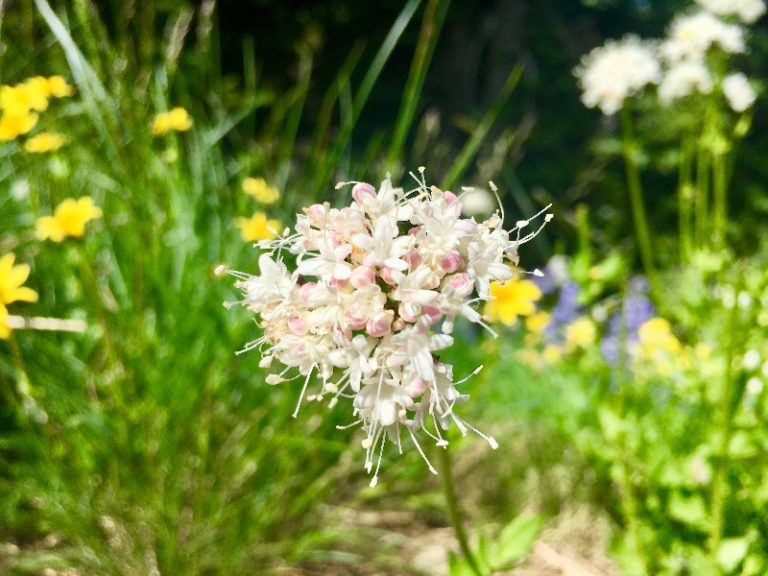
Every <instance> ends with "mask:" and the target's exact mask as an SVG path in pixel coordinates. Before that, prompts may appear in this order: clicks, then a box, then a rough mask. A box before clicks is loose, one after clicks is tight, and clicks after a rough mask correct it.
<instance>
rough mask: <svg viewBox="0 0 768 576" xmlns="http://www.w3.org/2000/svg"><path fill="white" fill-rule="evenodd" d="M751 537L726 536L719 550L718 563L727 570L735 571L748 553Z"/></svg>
mask: <svg viewBox="0 0 768 576" xmlns="http://www.w3.org/2000/svg"><path fill="white" fill-rule="evenodd" d="M748 548H749V538H747V537H746V536H742V537H741V538H725V539H723V541H722V542H721V543H720V548H718V550H717V563H718V564H720V567H721V568H722V569H723V570H724V571H725V572H733V571H734V570H735V569H736V567H737V566H738V565H739V564H741V562H742V561H743V560H744V557H745V556H746V555H747V549H748Z"/></svg>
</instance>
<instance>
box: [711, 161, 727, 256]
mask: <svg viewBox="0 0 768 576" xmlns="http://www.w3.org/2000/svg"><path fill="white" fill-rule="evenodd" d="M725 176H726V174H725V157H724V156H723V154H715V155H714V156H713V157H712V193H713V198H712V202H713V206H712V229H713V230H712V232H713V244H714V248H715V250H720V249H722V248H723V246H724V244H725V222H726V216H727V209H728V208H727V205H726V204H727V203H726V177H725Z"/></svg>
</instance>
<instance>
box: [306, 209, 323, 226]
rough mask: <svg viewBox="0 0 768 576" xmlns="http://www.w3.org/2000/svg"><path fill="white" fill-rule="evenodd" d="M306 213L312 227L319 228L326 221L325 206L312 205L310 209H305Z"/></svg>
mask: <svg viewBox="0 0 768 576" xmlns="http://www.w3.org/2000/svg"><path fill="white" fill-rule="evenodd" d="M304 212H305V213H306V215H307V218H309V223H310V224H312V225H315V226H317V225H318V224H320V223H322V222H324V221H325V206H323V205H322V204H312V206H310V207H309V208H304Z"/></svg>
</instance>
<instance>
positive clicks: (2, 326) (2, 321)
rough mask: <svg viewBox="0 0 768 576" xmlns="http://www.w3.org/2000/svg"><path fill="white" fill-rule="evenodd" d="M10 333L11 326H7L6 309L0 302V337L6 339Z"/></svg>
mask: <svg viewBox="0 0 768 576" xmlns="http://www.w3.org/2000/svg"><path fill="white" fill-rule="evenodd" d="M10 335H11V327H10V326H8V309H7V308H6V307H5V306H3V305H2V304H0V339H1V340H7V339H8V336H10Z"/></svg>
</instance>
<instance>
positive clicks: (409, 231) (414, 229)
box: [408, 226, 421, 236]
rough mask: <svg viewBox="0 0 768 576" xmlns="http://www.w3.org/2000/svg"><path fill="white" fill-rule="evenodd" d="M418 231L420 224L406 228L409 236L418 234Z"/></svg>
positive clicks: (419, 230)
mask: <svg viewBox="0 0 768 576" xmlns="http://www.w3.org/2000/svg"><path fill="white" fill-rule="evenodd" d="M419 232H421V226H414V227H413V228H411V229H410V230H408V235H409V236H416V234H418V233H419Z"/></svg>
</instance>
